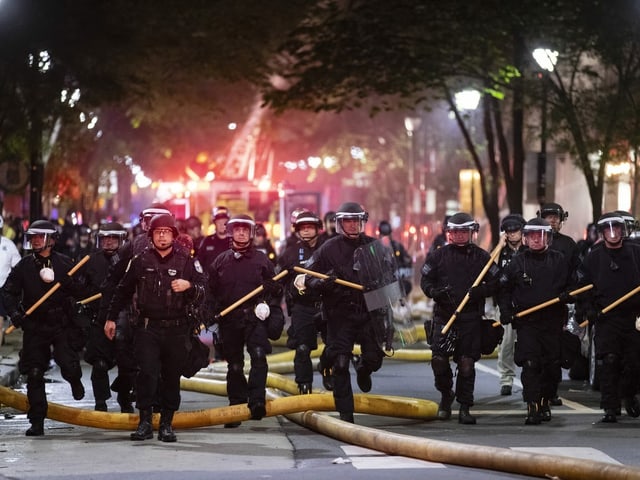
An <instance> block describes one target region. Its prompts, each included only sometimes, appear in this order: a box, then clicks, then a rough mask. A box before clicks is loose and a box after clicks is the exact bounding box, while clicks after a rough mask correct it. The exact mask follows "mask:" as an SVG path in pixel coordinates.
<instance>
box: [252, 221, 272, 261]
mask: <svg viewBox="0 0 640 480" xmlns="http://www.w3.org/2000/svg"><path fill="white" fill-rule="evenodd" d="M253 244H254V245H255V247H256V250H260V251H261V252H262V253H264V254H265V255H266V256H267V257H269V260H271V261H272V262H273V264H274V265H277V263H278V256H277V255H276V250H275V248H273V245H271V240H269V236H268V235H267V229H266V228H265V226H264V224H262V223H256V236H255V238H254V239H253Z"/></svg>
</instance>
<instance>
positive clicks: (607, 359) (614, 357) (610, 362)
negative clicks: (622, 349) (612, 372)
mask: <svg viewBox="0 0 640 480" xmlns="http://www.w3.org/2000/svg"><path fill="white" fill-rule="evenodd" d="M619 361H620V357H619V356H618V354H616V353H607V354H605V356H604V357H602V365H607V366H612V367H617V366H618V362H619Z"/></svg>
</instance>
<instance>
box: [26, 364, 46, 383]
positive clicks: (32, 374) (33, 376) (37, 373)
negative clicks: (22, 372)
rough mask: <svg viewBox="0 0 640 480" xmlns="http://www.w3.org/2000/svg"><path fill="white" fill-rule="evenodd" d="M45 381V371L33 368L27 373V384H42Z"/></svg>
mask: <svg viewBox="0 0 640 480" xmlns="http://www.w3.org/2000/svg"><path fill="white" fill-rule="evenodd" d="M43 381H44V371H43V370H41V369H39V368H38V367H33V368H32V369H30V370H29V371H28V372H27V383H40V382H43Z"/></svg>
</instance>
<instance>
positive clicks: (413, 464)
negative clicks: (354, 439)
mask: <svg viewBox="0 0 640 480" xmlns="http://www.w3.org/2000/svg"><path fill="white" fill-rule="evenodd" d="M340 448H342V451H343V452H344V453H345V455H347V456H348V457H349V460H350V461H351V464H352V465H353V466H354V468H357V469H358V470H380V469H406V468H446V465H443V464H442V463H435V462H428V461H426V460H418V459H416V458H409V457H400V456H395V455H385V454H384V453H383V452H379V451H377V450H371V449H369V448H364V447H358V446H355V445H342V446H341V447H340Z"/></svg>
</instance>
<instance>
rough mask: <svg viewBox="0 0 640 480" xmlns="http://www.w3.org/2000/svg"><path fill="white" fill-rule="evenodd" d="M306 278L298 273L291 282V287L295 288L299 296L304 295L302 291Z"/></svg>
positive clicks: (304, 288)
mask: <svg viewBox="0 0 640 480" xmlns="http://www.w3.org/2000/svg"><path fill="white" fill-rule="evenodd" d="M306 278H307V276H306V275H305V274H304V273H300V274H299V275H296V278H295V280H294V281H293V286H294V287H296V289H297V290H298V293H299V294H300V295H304V291H305V290H306V288H307V287H306V286H305V284H304V281H305V279H306Z"/></svg>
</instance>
